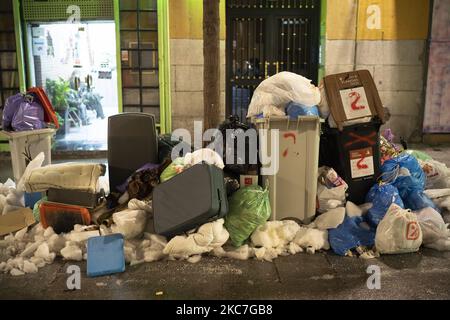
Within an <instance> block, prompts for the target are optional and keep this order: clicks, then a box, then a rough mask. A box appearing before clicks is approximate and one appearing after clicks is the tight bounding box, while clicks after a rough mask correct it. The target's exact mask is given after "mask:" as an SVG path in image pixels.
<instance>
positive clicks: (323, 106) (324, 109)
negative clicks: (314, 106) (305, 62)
mask: <svg viewBox="0 0 450 320" xmlns="http://www.w3.org/2000/svg"><path fill="white" fill-rule="evenodd" d="M319 90H320V102H319V105H318V108H319V113H320V116H321V117H322V118H324V119H326V118H327V117H328V116H329V115H330V107H329V106H328V100H327V94H326V93H325V87H324V85H323V83H321V84H319Z"/></svg>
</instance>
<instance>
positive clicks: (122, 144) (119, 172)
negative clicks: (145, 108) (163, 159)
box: [108, 112, 158, 192]
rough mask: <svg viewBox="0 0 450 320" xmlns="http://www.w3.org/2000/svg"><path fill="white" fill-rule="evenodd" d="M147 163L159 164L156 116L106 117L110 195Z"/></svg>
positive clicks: (137, 114)
mask: <svg viewBox="0 0 450 320" xmlns="http://www.w3.org/2000/svg"><path fill="white" fill-rule="evenodd" d="M146 163H158V141H157V134H156V124H155V117H154V116H153V115H151V114H146V113H131V112H130V113H121V114H117V115H114V116H111V117H109V118H108V169H109V185H110V190H111V192H117V189H116V188H117V186H119V185H120V184H122V183H123V182H124V181H125V180H126V179H127V178H128V177H129V176H131V175H132V174H133V173H134V172H135V171H136V170H137V169H139V168H140V167H142V166H143V165H145V164H146Z"/></svg>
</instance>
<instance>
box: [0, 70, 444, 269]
mask: <svg viewBox="0 0 450 320" xmlns="http://www.w3.org/2000/svg"><path fill="white" fill-rule="evenodd" d="M347 75H348V79H350V80H351V79H353V80H352V81H354V82H355V81H356V82H355V83H359V84H360V85H361V86H369V87H370V86H371V85H372V84H371V82H370V81H369V80H367V73H365V72H363V73H352V72H350V73H347ZM355 77H356V78H355ZM358 77H360V78H358ZM355 79H356V80H355ZM361 79H362V80H361ZM331 80H333V81H338V80H339V77H332V78H328V84H327V86H328V90H329V91H330V90H331V91H333V90H335V89H336V88H338V89H340V90H341V91H344V92H345V93H347V94H348V93H352V92H357V93H358V92H359V91H358V90H356V91H355V90H353V89H354V88H350V89H348V88H345V86H346V85H347V84H346V83H337V84H335V85H333V83H332V82H330V81H331ZM350 80H349V81H350ZM346 81H347V80H346ZM340 86H344V87H343V88H341V87H340ZM358 88H360V87H358ZM324 90H325V89H324ZM348 90H350V92H347V91H348ZM331 91H330V92H331ZM372 94H373V93H372ZM326 97H334V95H332V94H331V93H330V94H326V93H325V91H324V92H323V93H322V94H321V93H320V89H319V88H317V87H315V86H314V85H312V84H311V81H310V80H308V79H306V78H304V77H301V76H299V75H296V74H292V73H289V72H281V73H279V74H277V75H275V76H273V77H270V78H268V79H266V80H265V81H263V82H262V83H261V85H260V86H259V87H258V88H257V89H256V90H255V93H254V96H253V98H252V102H251V104H250V106H249V110H248V117H251V118H253V117H261V116H262V117H267V116H274V115H275V116H276V115H280V116H286V114H287V115H288V116H289V121H290V118H298V117H299V116H304V115H314V116H318V115H320V116H322V117H325V118H327V119H328V122H329V124H330V122H332V121H334V122H335V124H336V126H337V127H339V126H342V125H343V126H349V125H354V124H355V123H360V124H361V123H362V125H361V127H360V128H358V127H351V130H347V131H346V130H342V129H343V128H342V127H341V128H339V129H333V132H332V133H331V135H333V137H337V139H335V140H333V139H334V138H333V139H330V141H331V142H332V143H335V144H336V145H337V144H339V147H338V146H336V147H335V148H334V149H336V150H341V149H342V150H345V152H344V153H345V154H344V153H343V154H344V155H342V156H341V155H339V156H338V157H335V158H336V159H333V160H334V161H336V162H337V163H339V167H338V166H336V167H333V166H331V165H325V164H321V166H320V168H318V165H317V163H316V162H314V163H312V162H311V163H308V164H307V165H305V166H304V168H303V169H302V170H304V171H306V170H308V169H305V168H310V166H311V165H313V166H314V168H315V169H317V168H318V174H317V181H316V180H315V179H313V180H314V183H313V184H310V185H312V186H313V187H312V190H308V192H310V193H311V194H313V195H315V198H314V196H313V200H314V201H312V202H316V204H315V203H313V204H312V206H311V208H312V211H313V216H314V213H315V216H314V217H313V219H312V221H310V219H309V218H310V217H308V220H307V219H305V220H301V219H296V218H292V217H290V218H289V217H288V218H286V219H283V220H274V218H276V216H277V215H275V214H274V212H275V209H274V206H273V205H274V202H275V201H274V200H273V196H274V193H275V192H274V189H273V188H274V186H273V185H270V184H268V183H261V180H262V179H259V178H261V177H262V175H259V173H260V172H259V171H258V170H259V165H260V164H256V165H250V164H248V163H246V160H247V158H242V159H241V160H242V161H240V162H239V163H238V164H235V165H229V164H228V163H225V162H226V161H224V160H226V158H227V156H226V155H228V153H227V152H225V153H224V154H218V153H216V151H215V150H213V149H210V148H202V149H198V150H191V152H189V153H187V154H185V155H184V156H181V155H179V156H178V157H176V158H175V157H174V159H171V158H170V157H168V156H169V155H170V153H171V148H173V147H174V146H175V144H170V143H168V144H165V147H164V150H163V151H164V152H163V153H161V154H159V153H158V156H156V157H155V159H159V160H158V163H143V164H142V165H141V166H140V167H138V168H132V170H135V171H134V173H132V174H131V175H130V176H129V177H128V178H127V179H124V180H123V181H120V184H119V185H113V186H109V183H108V181H106V180H105V177H104V174H105V171H106V170H105V169H106V168H105V166H104V165H102V164H99V163H64V164H58V165H47V166H42V164H43V162H44V155H43V154H39V155H38V156H37V157H35V158H34V159H33V160H32V161H31V162H30V163H29V164H28V166H27V168H26V170H25V173H24V174H23V176H22V178H21V179H20V181H18V182H17V184H15V183H14V182H13V181H11V180H8V181H6V182H5V183H4V184H1V185H0V212H1V213H2V215H1V216H0V236H2V237H3V236H4V238H3V239H2V240H0V271H1V272H8V273H10V274H12V275H22V274H25V273H33V272H37V271H38V269H39V268H41V267H43V266H45V265H46V264H50V263H52V262H53V261H54V259H55V258H56V257H62V258H63V259H65V260H75V261H81V260H87V274H88V275H89V276H98V275H104V274H110V273H114V272H122V271H124V270H125V268H126V264H129V265H136V264H140V263H145V262H147V263H148V262H153V261H159V260H187V261H188V262H191V263H196V262H198V261H200V260H201V258H202V256H204V255H210V256H216V257H224V258H232V259H240V260H246V259H251V258H254V259H258V260H263V261H272V260H273V259H275V258H277V257H279V256H285V255H293V254H297V253H300V252H306V253H309V254H314V253H316V252H317V251H321V250H324V251H325V250H330V249H331V250H332V251H333V252H334V253H335V254H337V255H341V256H353V255H359V256H360V257H361V258H365V259H370V258H375V257H377V256H379V255H380V254H397V253H406V252H415V251H417V250H419V248H420V246H422V245H423V246H425V247H429V248H433V249H436V250H450V232H449V229H448V225H447V224H446V223H445V222H444V219H443V217H442V215H441V212H442V211H443V210H450V170H449V169H448V168H447V167H446V165H445V164H443V163H440V162H438V161H435V160H433V159H431V157H429V156H428V155H426V154H424V153H421V152H420V151H416V150H404V148H401V147H400V146H398V145H396V144H395V143H394V139H393V134H392V132H390V131H389V130H387V131H384V132H383V134H382V135H381V136H380V135H379V132H378V130H379V126H378V127H377V126H374V128H369V129H370V130H366V129H367V128H366V127H364V125H366V124H367V123H368V122H367V121H366V117H365V116H364V114H365V113H364V112H362V113H361V112H360V110H361V109H358V108H356V109H352V110H353V111H354V112H356V113H357V114H359V116H358V117H356V120H355V121H356V122H355V121H354V119H353V120H351V119H348V118H345V117H343V114H344V113H345V112H344V111H345V110H341V111H342V112H337V111H336V108H337V107H336V106H337V104H336V101H327V100H326ZM345 97H346V98H345V99H347V100H348V98H349V97H353V95H346V96H345ZM372 98H373V99H370V101H372V102H373V101H376V100H377V99H376V95H372ZM347 100H346V101H347ZM347 102H349V101H347ZM328 104H330V106H331V105H332V107H331V111H332V112H331V111H330V110H328V109H327V108H326V106H327V105H328ZM350 104H351V103H350ZM317 106H319V108H317ZM355 106H356V107H361V108H362V105H354V107H355ZM344 107H345V106H344ZM366 107H368V106H366ZM377 108H378V109H379V105H378V106H377ZM319 109H320V110H319ZM378 109H377V110H378ZM327 110H328V111H327ZM333 110H334V111H333ZM347 111H348V110H347ZM350 111H351V110H350ZM353 111H352V112H353ZM378 111H379V110H378ZM327 113H328V114H327ZM361 115H362V116H361ZM379 115H380V114H379ZM374 116H375V115H371V116H370V117H369V118H370V119H369V121H371V120H372V119H373V117H374ZM352 121H353V122H352ZM230 128H231V129H233V130H234V129H242V130H244V129H248V128H250V126H247V125H246V124H243V123H240V122H239V121H238V120H236V119H230V120H229V121H228V122H225V123H223V124H222V125H221V127H220V128H219V129H220V130H227V129H230ZM361 128H363V129H361ZM220 130H219V131H220ZM317 132H318V131H317ZM292 135H293V136H294V143H295V142H296V139H303V137H300V135H298V136H296V134H293V133H292ZM292 135H291V136H289V135H288V137H292ZM327 138H329V137H327V136H326V135H325V134H323V135H322V140H326V139H327ZM230 148H234V144H233V146H232V147H230ZM246 148H247V145H246ZM321 149H324V150H325V151H327V150H328V152H329V153H330V154H331V150H330V148H329V147H327V148H323V147H322V145H321ZM314 150H316V149H314ZM160 151H162V150H160ZM322 151H323V150H321V152H320V153H321V154H322ZM314 152H316V151H314ZM297 155H298V154H297ZM285 156H286V153H284V155H283V157H285ZM280 159H281V156H280ZM298 159H300V158H298ZM298 159H296V160H295V161H296V162H295V163H300V162H301V161H306V160H304V159H303V158H301V160H298ZM311 159H313V160H314V159H315V160H314V161H317V159H316V158H315V157H311ZM311 161H312V160H311ZM321 161H322V160H321ZM321 161H319V162H321ZM280 163H281V162H280ZM308 166H309V167H308ZM292 170H295V168H293V169H292ZM110 173H111V171H110ZM128 174H129V173H127V175H128ZM313 175H315V172H314V174H313ZM120 180H122V178H120ZM316 182H317V184H316ZM316 186H317V188H316ZM271 188H272V189H271ZM355 190H356V191H357V192H355ZM361 190H363V193H362V195H363V196H362V197H361V196H360V194H359V193H361ZM276 192H278V193H283V192H287V190H277V191H276ZM350 196H351V197H350ZM353 198H355V199H358V201H356V200H355V201H353V200H352V201H349V199H353ZM30 199H34V200H33V201H30ZM271 202H272V203H271ZM305 202H306V200H305ZM293 203H295V202H294V201H293ZM314 209H315V210H314ZM106 254H107V255H108V259H104V258H102V257H104V255H106Z"/></svg>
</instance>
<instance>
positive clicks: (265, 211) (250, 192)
mask: <svg viewBox="0 0 450 320" xmlns="http://www.w3.org/2000/svg"><path fill="white" fill-rule="evenodd" d="M229 208H230V209H229V211H228V214H227V215H226V217H225V228H226V229H227V230H228V233H229V234H230V239H231V242H232V243H233V245H234V246H235V247H240V246H241V245H242V244H243V243H244V242H245V241H246V240H247V239H248V238H249V237H250V236H251V234H252V233H253V231H255V229H256V228H257V227H258V226H260V225H262V224H264V223H265V222H266V221H267V219H269V217H270V215H271V213H272V211H271V209H270V202H269V191H268V190H267V189H265V190H263V189H262V188H261V187H260V186H255V185H252V186H248V187H245V188H241V189H239V190H238V191H236V192H235V193H234V194H233V195H232V196H231V198H230V200H229Z"/></svg>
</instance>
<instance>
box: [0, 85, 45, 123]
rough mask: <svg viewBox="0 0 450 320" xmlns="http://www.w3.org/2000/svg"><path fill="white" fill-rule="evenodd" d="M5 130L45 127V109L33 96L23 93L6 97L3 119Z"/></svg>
mask: <svg viewBox="0 0 450 320" xmlns="http://www.w3.org/2000/svg"><path fill="white" fill-rule="evenodd" d="M2 127H3V130H6V131H26V130H35V129H42V128H45V123H44V109H43V108H42V106H41V105H40V104H39V103H38V102H34V101H33V97H32V96H27V95H24V94H22V93H18V94H15V95H13V96H11V97H9V98H8V99H6V103H5V108H4V110H3V119H2Z"/></svg>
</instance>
